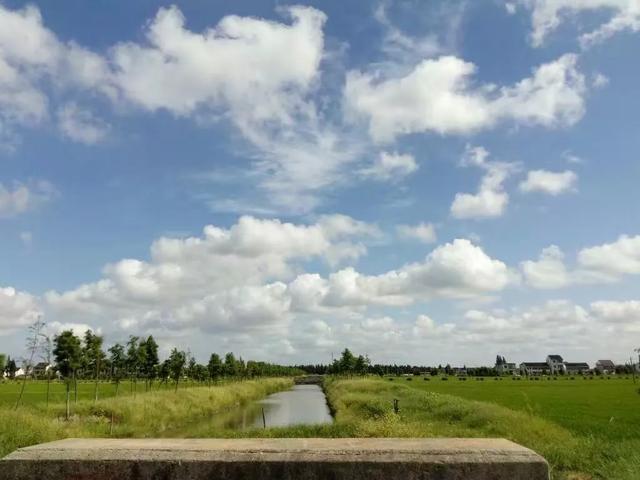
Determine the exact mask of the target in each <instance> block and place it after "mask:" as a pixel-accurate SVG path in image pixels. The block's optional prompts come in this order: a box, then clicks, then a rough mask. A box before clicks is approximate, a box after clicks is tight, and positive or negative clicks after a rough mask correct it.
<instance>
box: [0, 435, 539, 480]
mask: <svg viewBox="0 0 640 480" xmlns="http://www.w3.org/2000/svg"><path fill="white" fill-rule="evenodd" d="M0 478H1V479H3V480H27V479H34V480H35V479H38V480H54V479H55V480H67V479H68V480H85V479H86V480H89V479H91V480H111V479H117V480H151V479H161V480H205V479H206V480H214V479H215V480H218V479H219V480H235V479H264V480H271V479H278V480H294V479H295V480H303V479H304V480H307V479H308V480H325V479H332V480H338V479H340V480H343V479H344V480H347V479H348V480H360V479H363V480H364V479H366V480H395V479H398V480H399V479H402V480H436V479H437V480H525V479H526V480H548V478H549V468H548V465H547V463H546V461H545V460H544V459H543V458H542V457H541V456H539V455H537V454H536V453H534V452H533V451H531V450H529V449H527V448H524V447H522V446H520V445H517V444H515V443H513V442H510V441H508V440H503V439H472V438H425V439H422V438H420V439H417V438H402V439H394V438H357V439H354V438H335V439H331V438H277V439H86V438H83V439H67V440H60V441H57V442H51V443H45V444H41V445H35V446H32V447H26V448H22V449H20V450H17V451H16V452H14V453H12V454H10V455H8V456H7V457H5V458H4V459H2V460H0Z"/></svg>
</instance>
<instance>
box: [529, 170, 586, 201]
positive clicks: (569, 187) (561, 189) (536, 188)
mask: <svg viewBox="0 0 640 480" xmlns="http://www.w3.org/2000/svg"><path fill="white" fill-rule="evenodd" d="M576 183H578V175H576V173H575V172H572V171H571V170H565V171H564V172H550V171H548V170H531V171H530V172H528V173H527V178H526V180H524V181H522V182H521V183H520V185H519V188H520V191H521V192H525V193H531V192H541V193H547V194H549V195H554V196H555V195H560V194H562V193H567V192H575V191H576V190H577V188H576Z"/></svg>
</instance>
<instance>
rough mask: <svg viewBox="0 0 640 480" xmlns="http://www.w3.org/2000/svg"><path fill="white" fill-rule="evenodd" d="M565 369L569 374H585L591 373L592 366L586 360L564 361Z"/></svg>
mask: <svg viewBox="0 0 640 480" xmlns="http://www.w3.org/2000/svg"><path fill="white" fill-rule="evenodd" d="M564 371H565V372H566V373H569V374H583V373H589V371H590V368H589V364H588V363H584V362H578V363H570V362H564Z"/></svg>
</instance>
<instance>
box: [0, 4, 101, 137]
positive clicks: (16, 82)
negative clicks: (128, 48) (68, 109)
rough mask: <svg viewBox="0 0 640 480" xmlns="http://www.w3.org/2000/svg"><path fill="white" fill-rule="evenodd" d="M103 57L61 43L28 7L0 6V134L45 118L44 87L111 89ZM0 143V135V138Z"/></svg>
mask: <svg viewBox="0 0 640 480" xmlns="http://www.w3.org/2000/svg"><path fill="white" fill-rule="evenodd" d="M108 74H109V72H108V68H107V64H106V62H105V61H104V59H103V58H101V57H100V56H98V55H96V54H94V53H92V52H90V51H88V50H86V49H84V48H82V47H79V46H78V45H76V44H75V43H73V42H69V43H63V42H61V41H59V40H58V39H57V37H56V36H55V34H53V33H52V32H51V31H49V30H48V29H47V28H46V27H44V25H43V24H42V17H41V15H40V11H39V10H38V9H37V8H36V7H34V6H27V7H25V8H24V9H22V10H9V9H7V8H5V7H3V6H1V5H0V133H2V132H4V134H5V135H10V134H11V133H12V131H13V129H14V128H15V126H26V127H33V126H36V125H38V124H42V123H43V122H44V121H46V120H47V119H48V118H49V116H50V115H49V104H50V103H51V101H50V98H49V97H48V95H47V94H46V93H45V91H46V89H47V88H46V87H55V88H57V89H70V88H76V89H78V88H79V89H91V90H95V91H98V92H101V93H104V94H107V95H110V94H112V93H113V88H112V87H111V86H110V85H109V83H108ZM0 143H2V138H0Z"/></svg>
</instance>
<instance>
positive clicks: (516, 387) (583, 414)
mask: <svg viewBox="0 0 640 480" xmlns="http://www.w3.org/2000/svg"><path fill="white" fill-rule="evenodd" d="M427 378H429V377H427ZM395 381H398V382H406V380H403V379H401V378H398V379H397V380H395ZM406 384H407V385H410V386H411V387H413V388H418V389H420V390H426V391H430V392H437V393H445V394H449V395H455V396H457V397H462V398H466V399H470V400H480V401H483V402H492V403H496V404H498V405H502V406H504V407H508V408H511V409H514V410H519V411H524V412H527V413H529V414H531V415H535V416H539V417H542V418H545V419H547V420H550V421H552V422H554V423H557V424H558V425H561V426H563V427H565V428H567V429H569V430H570V431H572V432H574V433H576V434H578V435H582V436H595V437H597V438H603V439H607V440H625V439H634V438H635V439H638V438H640V395H639V394H638V393H639V389H640V384H639V383H636V384H634V383H633V380H632V379H626V378H624V377H618V378H616V377H612V378H611V380H608V379H607V378H606V377H595V378H594V380H583V379H582V378H581V377H575V379H574V380H571V379H570V377H558V380H537V381H533V380H524V379H523V380H518V381H514V380H512V379H511V378H503V379H502V380H493V379H492V378H486V379H485V380H484V381H477V380H474V379H472V378H469V379H468V380H467V381H459V380H457V379H454V378H452V379H450V380H449V381H446V382H443V381H441V380H440V378H439V377H435V378H432V379H431V380H430V381H424V380H423V379H422V378H414V379H413V381H411V382H406Z"/></svg>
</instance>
